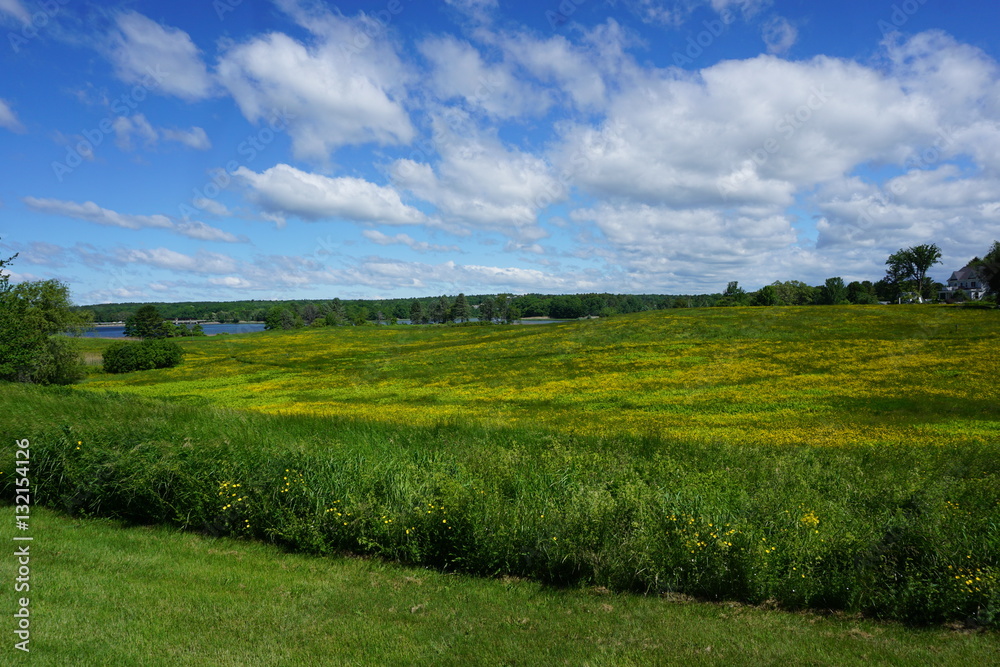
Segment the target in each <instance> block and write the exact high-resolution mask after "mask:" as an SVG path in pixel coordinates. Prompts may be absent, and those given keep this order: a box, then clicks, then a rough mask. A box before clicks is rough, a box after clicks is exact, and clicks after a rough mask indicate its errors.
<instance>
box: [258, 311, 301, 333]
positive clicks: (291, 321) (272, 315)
mask: <svg viewBox="0 0 1000 667" xmlns="http://www.w3.org/2000/svg"><path fill="white" fill-rule="evenodd" d="M302 326H305V322H303V320H302V318H301V317H299V316H298V315H296V314H295V313H293V312H292V310H291V309H290V308H286V307H283V306H272V307H271V309H270V310H268V311H267V317H266V318H265V319H264V328H265V329H296V328H298V327H302Z"/></svg>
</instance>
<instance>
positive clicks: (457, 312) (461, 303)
mask: <svg viewBox="0 0 1000 667" xmlns="http://www.w3.org/2000/svg"><path fill="white" fill-rule="evenodd" d="M448 319H450V320H454V321H455V322H465V321H467V320H468V319H469V302H468V301H467V300H466V299H465V294H462V293H461V292H459V293H458V296H456V297H455V303H453V304H451V313H450V315H449V317H448Z"/></svg>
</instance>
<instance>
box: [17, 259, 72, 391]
mask: <svg viewBox="0 0 1000 667" xmlns="http://www.w3.org/2000/svg"><path fill="white" fill-rule="evenodd" d="M15 257H17V255H14V257H10V258H8V259H6V260H0V268H2V267H3V266H5V265H7V264H9V263H10V262H11V260H13V259H14V258H15ZM9 281H10V276H9V275H7V274H3V273H2V271H0V379H2V380H10V381H15V382H35V383H38V384H69V383H71V382H75V381H77V380H79V379H80V378H81V377H82V376H83V369H82V367H81V364H80V355H79V354H78V353H77V351H76V349H75V346H74V345H73V343H72V341H70V340H69V339H67V338H65V337H64V336H57V335H56V334H62V333H67V332H79V331H80V330H81V329H83V328H84V327H85V326H86V325H87V324H88V323H89V313H87V312H84V311H79V310H76V309H74V308H73V305H72V303H71V302H70V298H69V288H68V287H66V286H65V285H64V284H62V283H60V282H59V281H57V280H42V281H34V282H23V283H19V284H17V285H11V284H10V282H9Z"/></svg>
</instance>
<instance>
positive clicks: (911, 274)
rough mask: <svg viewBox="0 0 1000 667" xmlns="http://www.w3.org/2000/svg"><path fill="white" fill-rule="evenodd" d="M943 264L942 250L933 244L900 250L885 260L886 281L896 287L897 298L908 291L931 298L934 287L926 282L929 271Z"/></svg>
mask: <svg viewBox="0 0 1000 667" xmlns="http://www.w3.org/2000/svg"><path fill="white" fill-rule="evenodd" d="M940 263H941V249H940V248H938V247H937V245H935V244H933V243H926V244H923V245H918V246H913V247H910V248H905V249H902V248H901V249H900V250H899V251H897V252H895V253H893V254H891V255H889V259H887V260H885V264H886V266H887V267H889V268H887V269H886V275H885V279H886V281H887V282H889V283H892V284H893V285H895V286H896V290H897V295H896V296H897V297H898V296H899V294H900V293H902V292H905V291H908V290H916V291H918V292H919V293H920V296H921V297H923V298H927V297H929V296H930V289H931V288H932V287H933V286H932V285H931V284H928V281H926V280H925V276H926V275H927V271H928V270H929V269H930V268H931V267H932V266H934V265H935V264H940Z"/></svg>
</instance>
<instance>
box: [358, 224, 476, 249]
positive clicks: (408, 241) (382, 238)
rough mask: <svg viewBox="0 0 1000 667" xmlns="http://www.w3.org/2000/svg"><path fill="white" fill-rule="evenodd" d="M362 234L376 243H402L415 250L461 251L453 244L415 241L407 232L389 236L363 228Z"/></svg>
mask: <svg viewBox="0 0 1000 667" xmlns="http://www.w3.org/2000/svg"><path fill="white" fill-rule="evenodd" d="M361 234H362V236H364V237H365V238H366V239H368V240H369V241H371V242H372V243H377V244H378V245H404V246H406V247H408V248H410V249H411V250H415V251H417V252H461V251H462V250H461V248H459V247H458V246H454V245H447V246H446V245H436V244H433V243H427V242H426V241H417V240H416V239H414V238H413V237H412V236H410V235H409V234H395V235H393V236H389V235H387V234H383V233H382V232H380V231H378V230H375V229H365V230H363V231H362V232H361Z"/></svg>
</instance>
